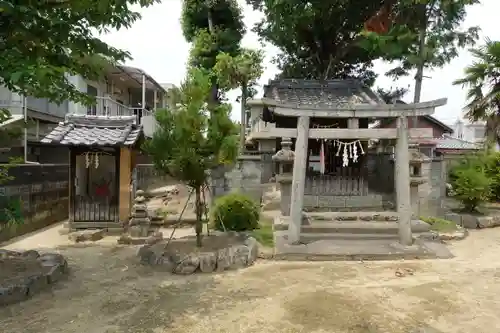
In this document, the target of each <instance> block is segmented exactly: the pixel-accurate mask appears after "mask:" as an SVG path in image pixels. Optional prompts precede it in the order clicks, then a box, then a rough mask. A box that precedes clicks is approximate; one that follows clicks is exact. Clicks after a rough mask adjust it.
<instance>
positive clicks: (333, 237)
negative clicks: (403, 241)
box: [300, 233, 398, 244]
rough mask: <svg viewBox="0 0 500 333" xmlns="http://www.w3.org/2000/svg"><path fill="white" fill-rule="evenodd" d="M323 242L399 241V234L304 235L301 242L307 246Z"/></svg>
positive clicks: (301, 236)
mask: <svg viewBox="0 0 500 333" xmlns="http://www.w3.org/2000/svg"><path fill="white" fill-rule="evenodd" d="M323 240H357V241H361V240H394V241H397V240H398V235H397V234H368V233H364V234H353V233H303V234H301V235H300V242H301V243H304V244H307V243H311V242H316V241H323Z"/></svg>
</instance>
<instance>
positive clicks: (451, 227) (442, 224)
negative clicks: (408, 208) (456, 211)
mask: <svg viewBox="0 0 500 333" xmlns="http://www.w3.org/2000/svg"><path fill="white" fill-rule="evenodd" d="M419 218H420V219H421V220H422V221H424V222H427V223H428V224H429V225H430V226H431V230H434V231H439V232H452V231H455V230H457V229H458V228H457V224H456V223H455V222H453V221H448V220H445V219H441V218H439V217H434V216H420V217H419Z"/></svg>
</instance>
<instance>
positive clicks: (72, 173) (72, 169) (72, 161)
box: [68, 148, 81, 229]
mask: <svg viewBox="0 0 500 333" xmlns="http://www.w3.org/2000/svg"><path fill="white" fill-rule="evenodd" d="M75 181H76V152H75V151H74V150H73V149H72V148H70V149H69V182H68V185H69V186H68V187H69V188H68V191H69V193H68V200H69V202H68V214H69V216H68V224H69V229H71V228H72V226H71V224H72V222H74V219H75V195H76V183H75ZM80 181H81V179H80Z"/></svg>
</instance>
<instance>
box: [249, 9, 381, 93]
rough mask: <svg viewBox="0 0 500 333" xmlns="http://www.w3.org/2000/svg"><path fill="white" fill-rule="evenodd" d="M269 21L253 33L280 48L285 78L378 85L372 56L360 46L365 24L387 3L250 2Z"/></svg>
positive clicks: (276, 60) (279, 64)
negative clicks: (375, 81)
mask: <svg viewBox="0 0 500 333" xmlns="http://www.w3.org/2000/svg"><path fill="white" fill-rule="evenodd" d="M247 2H248V3H250V4H252V5H253V7H254V9H257V10H260V11H262V13H263V14H264V18H263V19H262V20H261V21H260V22H259V23H258V24H257V25H256V27H255V28H254V30H255V31H256V32H257V33H258V34H259V36H260V38H261V39H262V40H263V41H266V42H269V43H271V44H273V45H274V46H276V47H277V48H278V49H279V51H280V54H279V55H278V56H277V57H276V58H275V62H276V63H277V65H278V67H279V69H281V74H280V75H281V76H283V77H293V78H311V79H331V78H339V79H342V78H352V77H355V78H360V79H362V80H364V81H365V82H366V83H368V84H370V85H371V84H372V83H373V82H374V80H375V73H374V72H373V71H372V70H371V67H372V63H371V60H372V59H373V58H374V56H373V55H371V54H370V52H367V51H366V50H365V49H363V48H361V47H359V46H358V45H356V41H357V39H358V38H359V35H360V32H361V31H362V29H363V24H364V22H365V21H366V20H368V18H370V17H371V16H372V15H373V14H375V13H376V12H377V10H378V9H379V8H380V7H381V6H382V4H383V1H382V0H376V1H373V0H364V1H347V0H335V1H332V0H323V1H302V0H289V1H281V0H247Z"/></svg>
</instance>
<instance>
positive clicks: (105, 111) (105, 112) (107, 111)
mask: <svg viewBox="0 0 500 333" xmlns="http://www.w3.org/2000/svg"><path fill="white" fill-rule="evenodd" d="M96 100H97V103H96V104H95V105H91V106H89V107H87V115H93V116H136V117H137V124H141V125H143V128H144V134H145V135H146V136H152V134H153V132H154V130H155V129H156V120H155V119H154V111H151V110H147V109H143V108H142V107H131V106H126V105H123V104H121V103H118V102H117V101H115V100H113V99H112V98H110V97H96Z"/></svg>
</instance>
